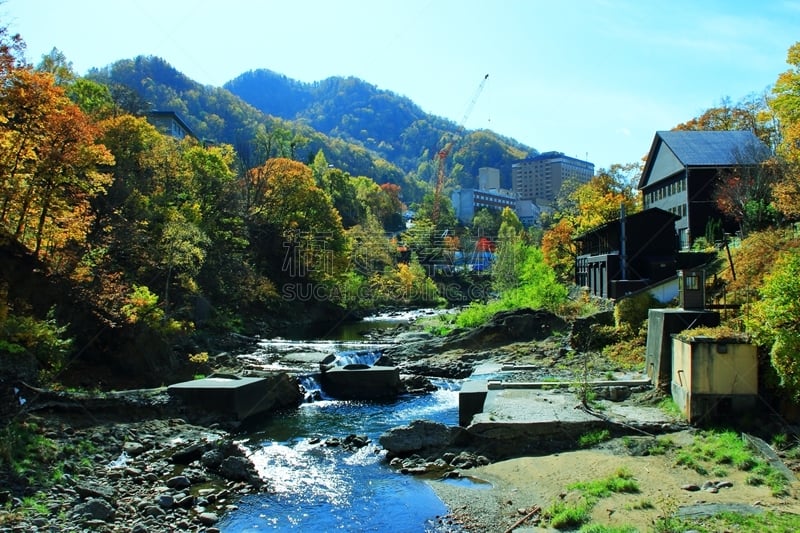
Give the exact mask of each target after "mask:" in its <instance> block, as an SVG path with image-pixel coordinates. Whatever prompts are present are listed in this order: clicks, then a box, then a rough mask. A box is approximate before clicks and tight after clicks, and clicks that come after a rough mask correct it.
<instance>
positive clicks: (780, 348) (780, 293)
mask: <svg viewBox="0 0 800 533" xmlns="http://www.w3.org/2000/svg"><path fill="white" fill-rule="evenodd" d="M798 279H800V249H797V248H795V249H791V250H787V251H786V252H785V253H784V254H783V255H782V256H780V258H779V259H778V262H777V263H776V264H775V266H774V267H773V268H772V270H771V271H770V273H769V275H768V276H767V277H766V279H765V280H764V284H763V286H762V287H761V290H760V291H759V294H760V296H761V299H760V300H758V301H757V302H755V303H754V304H752V305H751V306H750V313H749V314H748V315H747V316H746V317H745V325H746V327H747V330H748V331H749V332H752V334H753V336H754V338H755V340H756V342H757V343H759V344H760V345H762V346H766V347H769V348H770V356H771V360H772V366H773V368H774V369H775V371H776V373H777V374H778V377H779V378H780V380H781V385H782V386H784V387H785V388H786V389H787V391H788V392H789V393H790V394H791V395H792V396H793V397H794V398H795V399H797V398H800V356H798V354H800V329H798V327H797V324H798V323H800V306H798V305H797V302H798V301H800V283H798V282H797V280H798Z"/></svg>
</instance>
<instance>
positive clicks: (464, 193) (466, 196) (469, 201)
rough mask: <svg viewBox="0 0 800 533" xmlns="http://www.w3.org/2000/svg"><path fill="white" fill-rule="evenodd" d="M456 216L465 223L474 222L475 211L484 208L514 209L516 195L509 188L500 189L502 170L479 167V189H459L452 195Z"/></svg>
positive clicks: (495, 209)
mask: <svg viewBox="0 0 800 533" xmlns="http://www.w3.org/2000/svg"><path fill="white" fill-rule="evenodd" d="M450 200H451V201H452V202H453V209H454V210H455V212H456V218H458V220H459V222H461V223H463V224H470V223H472V219H473V217H474V216H475V213H477V212H478V211H480V210H481V209H483V208H486V209H491V210H494V211H502V210H503V209H504V208H506V207H510V208H511V209H514V208H515V206H516V201H517V199H516V197H515V196H514V193H512V192H511V191H509V190H505V189H500V170H498V169H496V168H489V167H483V168H480V169H478V188H477V189H457V190H455V191H453V193H452V194H451V195H450Z"/></svg>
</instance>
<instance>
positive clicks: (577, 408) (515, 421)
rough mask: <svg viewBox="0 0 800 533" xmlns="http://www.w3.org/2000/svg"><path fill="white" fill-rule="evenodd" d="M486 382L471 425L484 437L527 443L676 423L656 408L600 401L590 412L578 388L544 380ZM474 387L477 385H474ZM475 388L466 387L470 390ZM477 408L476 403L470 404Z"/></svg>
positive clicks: (640, 429) (656, 427) (469, 426)
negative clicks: (546, 385) (606, 429)
mask: <svg viewBox="0 0 800 533" xmlns="http://www.w3.org/2000/svg"><path fill="white" fill-rule="evenodd" d="M527 385H528V386H526V384H522V383H499V382H488V384H487V387H486V396H485V400H484V403H483V406H482V408H481V409H480V412H476V413H475V414H474V415H473V416H472V417H471V420H470V421H469V422H468V425H467V424H463V423H462V425H467V430H468V431H469V432H470V433H471V434H473V435H475V436H480V437H485V438H489V439H493V440H498V439H503V440H508V441H513V440H514V439H517V440H520V441H521V440H523V439H524V440H525V441H526V442H532V441H533V442H536V441H555V440H561V441H563V440H574V439H577V438H578V437H580V436H581V435H584V434H586V433H587V432H589V431H591V430H593V429H598V428H603V427H608V425H609V424H612V425H614V426H615V427H617V428H624V427H625V426H629V427H630V428H631V429H632V430H639V431H647V430H653V429H658V428H661V427H665V426H668V425H670V424H674V423H675V422H676V420H675V419H674V418H672V417H671V416H669V415H668V414H667V413H665V412H664V411H663V410H661V409H659V408H657V407H642V406H634V405H629V404H625V403H624V402H611V401H606V400H601V401H598V402H596V406H597V408H596V409H593V410H592V412H587V410H586V409H584V408H583V405H582V403H581V400H580V397H579V396H578V393H577V392H576V391H575V390H574V389H567V388H560V389H554V388H552V386H553V384H552V383H550V384H549V385H550V388H546V389H543V388H541V387H542V385H543V384H527ZM473 389H475V387H473ZM476 392H477V389H476V390H469V391H466V393H467V394H468V395H470V394H472V395H473V396H474V394H475V393H476ZM472 410H473V411H475V410H476V408H475V406H472Z"/></svg>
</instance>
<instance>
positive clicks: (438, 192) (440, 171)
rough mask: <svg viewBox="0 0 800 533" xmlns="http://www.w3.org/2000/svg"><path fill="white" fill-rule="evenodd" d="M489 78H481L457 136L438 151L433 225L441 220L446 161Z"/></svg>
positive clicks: (432, 214)
mask: <svg viewBox="0 0 800 533" xmlns="http://www.w3.org/2000/svg"><path fill="white" fill-rule="evenodd" d="M488 79H489V75H488V74H487V75H486V76H484V77H483V79H482V80H481V83H480V85H478V88H477V89H476V90H475V94H474V95H473V96H472V100H470V102H469V105H468V106H467V110H466V111H465V112H464V116H463V117H462V118H461V122H460V123H459V125H458V129H457V130H456V134H455V137H453V138H452V139H451V140H450V141H449V142H448V143H447V144H446V145H445V146H444V148H442V149H441V150H439V151H438V152H437V153H436V159H437V160H438V165H437V170H436V187H434V189H433V211H432V212H431V222H433V225H434V226H436V222H438V221H439V209H440V208H439V199H440V198H441V196H442V189H443V188H444V180H445V175H444V162H445V159H447V156H449V155H450V151H451V150H452V149H453V145H454V144H455V143H456V141H458V140H459V139H460V138H461V135H462V134H463V133H464V125H465V124H466V122H467V119H468V118H469V116H470V114H471V113H472V110H473V109H474V108H475V102H476V101H477V100H478V97H479V96H480V95H481V92H482V91H483V86H484V85H486V80H488Z"/></svg>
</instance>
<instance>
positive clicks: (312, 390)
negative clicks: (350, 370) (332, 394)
mask: <svg viewBox="0 0 800 533" xmlns="http://www.w3.org/2000/svg"><path fill="white" fill-rule="evenodd" d="M297 381H299V382H300V387H301V388H302V389H303V391H305V396H304V398H303V400H304V401H305V402H306V403H309V402H315V401H318V400H329V399H330V398H328V397H326V396H325V393H324V392H323V391H322V385H320V383H319V374H310V375H307V376H297Z"/></svg>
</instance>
